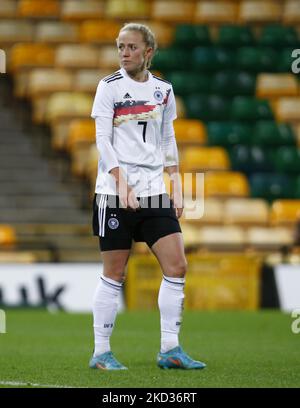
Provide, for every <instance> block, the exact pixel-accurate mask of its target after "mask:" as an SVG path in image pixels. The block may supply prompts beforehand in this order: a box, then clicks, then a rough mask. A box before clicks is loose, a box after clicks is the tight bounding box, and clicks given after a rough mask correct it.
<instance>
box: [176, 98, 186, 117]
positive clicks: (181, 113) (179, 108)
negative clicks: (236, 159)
mask: <svg viewBox="0 0 300 408" xmlns="http://www.w3.org/2000/svg"><path fill="white" fill-rule="evenodd" d="M175 102H176V112H177V118H178V119H182V118H185V116H186V113H185V112H186V110H185V106H184V102H183V99H182V98H181V97H180V96H178V95H175Z"/></svg>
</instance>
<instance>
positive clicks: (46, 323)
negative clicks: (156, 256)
mask: <svg viewBox="0 0 300 408" xmlns="http://www.w3.org/2000/svg"><path fill="white" fill-rule="evenodd" d="M291 323H292V318H291V316H290V315H288V314H283V313H281V312H279V311H257V312H245V311H244V312H242V311H239V312H234V311H231V312H225V311H223V312H200V311H199V312H196V311H193V312H191V311H185V312H184V319H183V325H182V329H181V335H180V339H181V344H182V346H183V348H184V349H185V350H186V351H187V352H188V353H189V354H190V355H191V356H192V357H194V358H198V359H200V360H202V361H204V362H206V363H207V368H206V369H204V370H199V371H197V370H196V371H183V370H160V369H159V368H157V367H156V354H157V351H158V349H159V340H160V333H159V313H158V312H157V311H153V312H150V311H145V312H142V311H140V312H128V311H126V312H123V313H121V314H119V315H118V318H117V322H116V328H115V331H114V333H113V336H112V338H111V345H112V350H113V351H114V353H115V355H116V357H117V358H118V359H119V360H120V361H121V362H122V363H123V364H125V365H126V366H128V368H129V370H128V371H119V372H118V371H117V372H106V371H99V370H91V369H89V368H88V361H89V358H90V356H91V353H92V348H93V332H92V315H86V314H66V313H63V312H59V313H54V314H53V313H48V312H46V311H41V310H31V311H30V310H27V311H25V310H24V311H23V310H22V311H21V310H7V311H6V325H7V328H6V331H7V333H5V334H0V387H38V386H56V387H65V386H70V387H109V388H114V387H116V388H118V387H125V388H127V387H134V388H150V387H152V388H164V387H172V388H173V387H174V388H185V387H191V388H201V387H299V386H300V352H299V344H300V333H299V334H293V333H292V330H291Z"/></svg>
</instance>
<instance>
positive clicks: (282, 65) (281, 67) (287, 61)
mask: <svg viewBox="0 0 300 408" xmlns="http://www.w3.org/2000/svg"><path fill="white" fill-rule="evenodd" d="M298 48H299V47H298ZM293 51H294V48H284V49H282V50H281V51H280V52H279V58H278V63H277V70H276V71H277V72H291V66H292V63H293V61H294V58H292V52H293Z"/></svg>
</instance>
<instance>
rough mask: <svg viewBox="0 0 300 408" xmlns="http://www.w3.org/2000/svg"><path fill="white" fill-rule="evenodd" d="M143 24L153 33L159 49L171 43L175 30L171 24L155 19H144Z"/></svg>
mask: <svg viewBox="0 0 300 408" xmlns="http://www.w3.org/2000/svg"><path fill="white" fill-rule="evenodd" d="M144 24H146V25H147V26H148V27H149V28H150V30H152V31H153V32H154V33H155V38H156V41H157V43H158V46H159V48H160V49H161V48H164V47H169V46H171V45H172V44H173V41H174V32H175V27H173V25H170V24H168V23H164V22H163V21H155V20H146V21H145V22H144Z"/></svg>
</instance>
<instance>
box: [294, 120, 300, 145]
mask: <svg viewBox="0 0 300 408" xmlns="http://www.w3.org/2000/svg"><path fill="white" fill-rule="evenodd" d="M293 130H294V134H295V137H296V141H297V146H298V148H300V123H298V124H296V125H294V126H293Z"/></svg>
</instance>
